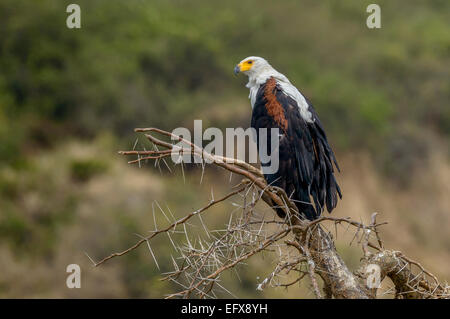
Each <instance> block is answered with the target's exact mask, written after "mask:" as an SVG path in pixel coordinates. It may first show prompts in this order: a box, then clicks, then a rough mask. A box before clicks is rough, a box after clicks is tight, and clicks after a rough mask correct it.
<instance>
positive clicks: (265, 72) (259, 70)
mask: <svg viewBox="0 0 450 319" xmlns="http://www.w3.org/2000/svg"><path fill="white" fill-rule="evenodd" d="M238 73H243V74H245V75H247V76H248V80H249V81H248V84H247V87H249V88H250V87H252V86H259V85H261V84H263V83H264V82H266V80H267V79H268V78H270V77H275V78H276V79H277V80H279V81H287V82H289V81H288V79H287V78H286V77H285V76H284V75H283V74H281V73H279V72H278V71H277V70H275V69H274V68H273V67H272V66H271V65H270V64H269V62H267V60H266V59H264V58H261V57H258V56H249V57H247V58H245V59H244V60H242V61H241V62H239V63H238V64H237V65H236V67H235V68H234V74H238Z"/></svg>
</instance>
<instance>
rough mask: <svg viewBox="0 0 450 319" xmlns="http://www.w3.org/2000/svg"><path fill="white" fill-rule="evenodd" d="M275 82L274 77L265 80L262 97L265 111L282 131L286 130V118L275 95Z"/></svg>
mask: <svg viewBox="0 0 450 319" xmlns="http://www.w3.org/2000/svg"><path fill="white" fill-rule="evenodd" d="M276 86H277V82H276V80H275V79H274V78H270V79H268V80H267V81H266V84H265V87H264V98H265V100H266V105H265V106H266V110H267V113H268V114H269V115H270V116H271V117H272V118H273V119H274V121H275V123H277V124H278V126H279V127H280V128H281V129H283V131H285V132H286V131H287V128H288V121H287V119H286V115H285V114H284V109H283V106H282V105H281V104H280V102H278V100H277V97H276V95H275V91H276Z"/></svg>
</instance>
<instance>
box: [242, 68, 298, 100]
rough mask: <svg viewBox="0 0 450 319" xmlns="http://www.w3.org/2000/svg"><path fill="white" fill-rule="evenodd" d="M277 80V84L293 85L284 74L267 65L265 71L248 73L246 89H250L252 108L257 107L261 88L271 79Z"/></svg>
mask: <svg viewBox="0 0 450 319" xmlns="http://www.w3.org/2000/svg"><path fill="white" fill-rule="evenodd" d="M271 77H273V78H275V80H277V82H279V83H280V82H284V83H289V84H290V83H291V82H289V80H288V78H287V77H285V76H284V75H283V74H281V73H280V72H278V71H277V70H275V69H274V68H273V67H272V66H270V65H265V66H264V68H263V69H260V70H258V72H249V73H248V83H247V85H246V87H248V88H249V89H250V95H249V96H248V97H249V99H250V103H251V105H252V108H253V107H254V106H255V101H256V94H257V93H258V90H259V87H260V86H261V85H262V84H264V83H266V81H267V80H268V79H269V78H271Z"/></svg>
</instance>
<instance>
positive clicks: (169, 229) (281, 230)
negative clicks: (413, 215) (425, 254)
mask: <svg viewBox="0 0 450 319" xmlns="http://www.w3.org/2000/svg"><path fill="white" fill-rule="evenodd" d="M135 131H136V132H144V133H145V137H146V138H147V139H148V141H149V142H151V143H152V145H153V150H151V151H149V150H146V149H144V150H143V151H142V150H141V151H139V150H134V149H133V150H131V151H121V152H119V154H122V155H135V156H137V159H134V160H131V161H129V163H130V164H134V163H138V164H139V165H140V163H141V162H143V161H145V162H146V161H148V160H155V165H158V166H159V164H160V162H161V161H162V162H163V163H164V164H165V165H166V166H167V168H168V169H169V170H170V167H169V165H168V164H167V162H166V158H167V157H171V156H172V157H173V158H176V157H178V159H179V161H178V162H179V164H181V167H182V169H183V156H186V155H189V156H194V157H197V158H198V159H201V163H202V168H203V169H204V167H205V164H212V165H216V166H219V167H221V168H223V169H225V170H227V171H229V172H231V173H233V174H237V175H240V176H242V177H243V178H244V179H243V180H242V181H241V183H239V184H238V185H236V186H235V187H234V190H232V191H231V192H230V193H229V194H227V195H225V196H223V197H222V198H219V199H214V195H213V194H211V197H212V198H211V200H210V201H209V203H207V204H206V205H205V206H204V207H202V208H200V209H198V210H196V211H194V212H191V213H189V214H187V215H185V216H183V217H181V218H179V219H176V218H175V217H174V216H173V214H172V212H170V210H169V211H168V212H167V213H166V212H165V211H164V210H163V209H162V208H161V207H160V206H159V204H158V208H159V210H160V211H161V213H162V214H163V215H164V217H165V219H166V220H167V221H168V222H169V224H168V225H167V226H165V227H161V228H160V229H158V227H157V225H156V219H155V230H154V231H152V232H151V234H150V235H148V236H140V237H141V239H140V240H138V241H137V242H136V243H135V244H134V245H133V246H131V247H129V248H128V249H125V250H123V251H121V252H116V253H112V254H111V255H109V256H107V257H105V258H103V259H101V260H100V261H98V262H95V261H94V260H92V259H91V258H90V257H89V256H88V257H89V259H91V261H92V262H93V264H94V266H95V267H97V266H100V265H102V264H104V263H106V262H107V261H109V260H110V259H112V258H114V257H117V256H122V255H125V254H127V253H129V252H131V251H133V250H135V249H136V248H138V247H139V246H141V245H142V244H143V243H146V244H147V246H148V248H149V250H150V252H151V254H152V256H153V258H155V257H154V254H153V251H152V249H151V246H150V241H151V240H152V239H153V238H154V237H156V236H157V235H160V234H167V236H168V238H169V240H170V242H171V244H172V246H173V248H174V250H175V251H176V252H177V253H178V255H179V256H178V257H177V258H176V259H175V258H173V257H172V261H173V265H174V270H173V271H169V272H166V273H165V276H164V277H163V278H162V280H168V281H171V282H173V283H175V284H177V285H179V287H180V290H179V291H178V292H174V293H172V294H169V295H167V296H166V298H174V297H181V298H189V297H192V296H196V297H198V298H216V297H217V294H218V292H219V291H223V292H226V293H228V294H230V295H232V296H234V295H233V293H232V292H230V291H228V290H227V289H226V287H224V286H223V285H222V284H221V276H222V274H223V273H224V272H225V271H227V270H230V269H232V270H234V272H235V273H236V275H237V277H238V278H239V274H238V271H237V269H236V267H238V266H239V265H243V264H245V262H246V261H247V260H248V259H250V258H251V257H253V256H255V255H259V254H261V253H264V252H266V253H270V254H273V255H274V257H275V258H274V260H276V261H277V263H276V265H275V267H274V270H273V271H272V272H271V273H270V274H269V275H268V276H267V277H266V278H265V279H264V280H262V281H261V282H260V283H259V284H258V285H257V287H256V288H257V289H258V290H263V289H265V288H267V287H269V286H270V287H285V288H287V287H290V286H292V285H295V284H301V282H302V281H303V279H304V278H305V277H308V278H309V279H310V280H309V281H310V282H311V291H312V293H313V294H314V295H315V296H316V298H323V296H325V298H376V297H377V294H378V295H380V294H381V292H380V289H379V286H376V285H375V286H374V285H373V282H372V281H373V280H372V279H373V278H374V277H373V276H378V277H379V278H378V279H379V280H378V281H375V282H376V283H380V282H381V281H383V280H384V278H385V277H389V278H390V279H391V281H392V282H393V283H394V287H392V289H391V290H392V291H395V297H396V298H449V297H450V288H449V286H448V285H447V284H443V283H440V282H439V280H438V279H437V278H436V276H434V275H433V274H432V273H430V272H429V271H427V270H426V269H425V268H424V267H423V266H422V265H421V264H420V263H418V262H416V261H413V260H411V259H410V258H407V257H406V256H404V255H403V254H402V253H401V252H399V251H391V250H386V249H385V247H384V243H383V242H382V240H381V237H380V232H379V229H378V228H379V227H380V226H382V225H385V224H387V223H386V222H383V223H377V222H376V216H377V214H376V213H374V214H373V215H372V217H371V223H370V224H368V225H365V224H363V223H362V222H356V221H354V220H351V219H350V218H335V217H321V218H319V219H317V220H314V221H307V220H304V219H301V218H298V217H297V216H298V213H297V211H296V206H295V205H294V203H293V202H292V201H291V200H290V198H289V197H288V196H287V194H286V193H285V192H284V191H283V190H282V189H279V188H276V187H272V186H270V185H267V184H266V182H265V180H264V178H263V174H262V172H261V171H260V170H259V169H258V168H256V167H254V166H252V165H250V164H248V163H246V162H244V161H240V160H237V159H234V158H227V157H223V156H218V155H214V154H210V153H208V152H206V151H205V150H204V149H203V148H201V147H199V146H197V145H195V144H193V143H191V142H189V141H187V140H185V139H183V138H181V137H180V136H177V135H174V134H173V133H170V132H166V131H163V130H160V129H158V128H139V129H135ZM157 134H159V135H161V136H163V137H165V138H166V139H167V138H170V140H171V141H170V142H169V141H164V140H162V139H160V138H157V137H155V135H157ZM174 141H175V142H182V145H183V147H180V146H178V145H174V144H172V142H174ZM161 147H162V149H160V148H161ZM183 174H184V170H183ZM183 177H184V175H183ZM202 177H203V171H202ZM236 197H238V198H240V200H241V203H237V202H232V204H233V205H234V206H235V207H236V209H234V210H233V211H232V212H230V218H229V221H228V223H227V224H226V228H224V229H216V230H208V228H207V227H206V225H205V224H204V222H203V219H202V214H205V213H206V212H208V210H209V209H210V208H211V207H212V206H214V205H216V204H218V203H223V202H225V201H229V200H234V199H235V198H236ZM260 200H263V201H264V202H266V203H267V204H268V205H269V207H271V208H272V209H274V208H275V207H278V208H282V209H283V210H284V211H285V212H286V214H287V217H286V218H285V220H280V219H276V217H275V214H270V217H271V218H267V216H266V215H267V214H266V213H262V212H261V211H260V209H257V205H256V204H257V203H258V202H259V201H260ZM169 215H170V216H171V217H172V220H170V218H169V217H168V216H169ZM194 216H197V217H198V218H199V220H200V222H201V225H202V228H203V230H204V235H205V236H203V237H200V236H199V237H198V239H196V240H193V239H192V238H190V237H191V235H190V233H189V231H188V229H189V227H191V224H190V223H188V221H190V220H191V219H192V218H193V217H194ZM325 224H331V225H333V226H334V228H335V234H336V235H337V233H338V226H342V225H347V228H348V227H352V228H353V229H355V234H354V237H353V240H352V242H354V241H355V240H356V242H357V243H358V244H359V245H360V246H361V248H362V252H363V259H362V261H361V264H360V267H359V269H358V270H356V271H355V272H353V273H352V272H351V271H350V270H349V269H348V267H347V266H346V264H345V263H344V261H343V260H342V258H341V257H340V256H339V254H338V253H337V251H336V248H335V246H334V240H333V236H332V234H331V233H330V232H326V231H325V230H324V227H326V225H325ZM180 229H181V230H180ZM177 234H181V235H183V237H184V238H185V242H184V243H181V242H182V240H179V241H174V240H173V239H172V236H173V235H177ZM352 242H351V243H352ZM351 243H350V244H351ZM177 260H178V261H177ZM155 263H156V258H155ZM156 264H157V263H156ZM374 266H375V268H374ZM377 267H378V268H377ZM369 269H370V270H373V269H375V270H376V269H379V273H373V272H370V271H369ZM292 274H295V276H294V279H292ZM289 276H291V277H289ZM317 276H319V277H320V278H321V279H322V288H323V293H322V292H321V289H320V283H319V281H318V280H317V279H318V278H317ZM286 280H287V281H286ZM388 291H389V289H388Z"/></svg>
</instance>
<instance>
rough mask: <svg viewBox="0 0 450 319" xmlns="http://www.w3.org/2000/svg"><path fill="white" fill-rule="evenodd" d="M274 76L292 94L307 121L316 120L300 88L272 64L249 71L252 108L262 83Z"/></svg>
mask: <svg viewBox="0 0 450 319" xmlns="http://www.w3.org/2000/svg"><path fill="white" fill-rule="evenodd" d="M271 77H273V78H274V79H275V80H276V81H277V84H278V85H279V86H280V88H281V89H282V90H283V92H284V93H285V94H286V95H288V96H290V97H291V98H292V99H294V100H295V101H296V102H297V105H298V108H299V112H300V115H301V116H302V118H303V119H304V120H305V121H307V122H314V119H313V117H312V114H311V112H310V111H309V105H308V102H306V99H305V97H304V96H303V95H302V94H301V93H300V91H299V90H297V88H296V87H295V86H293V85H292V83H291V82H290V81H289V79H288V78H287V77H286V76H284V75H283V74H281V73H280V72H278V71H277V70H275V69H274V68H273V67H272V66H271V65H269V64H268V65H265V66H264V67H263V68H262V69H259V70H258V72H251V71H250V72H248V83H247V85H246V87H248V88H249V89H250V94H249V96H248V97H249V99H250V103H251V105H252V108H253V107H254V106H255V102H256V95H257V94H258V90H259V88H260V87H261V85H262V84H264V83H266V81H267V80H268V79H269V78H271Z"/></svg>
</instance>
